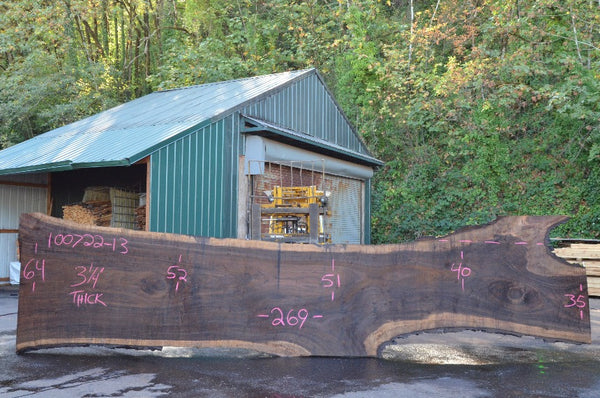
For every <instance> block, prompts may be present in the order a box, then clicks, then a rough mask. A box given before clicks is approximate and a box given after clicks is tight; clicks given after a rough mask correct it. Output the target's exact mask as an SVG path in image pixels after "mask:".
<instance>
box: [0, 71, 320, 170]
mask: <svg viewBox="0 0 600 398" xmlns="http://www.w3.org/2000/svg"><path fill="white" fill-rule="evenodd" d="M312 74H318V72H317V71H316V70H315V69H306V70H301V71H292V72H284V73H277V74H271V75H264V76H258V77H252V78H246V79H239V80H230V81H225V82H219V83H210V84H203V85H199V86H192V87H186V88H181V89H174V90H166V91H157V92H154V93H152V94H148V95H146V96H144V97H140V98H138V99H135V100H133V101H130V102H127V103H125V104H122V105H119V106H117V107H114V108H111V109H108V110H106V111H103V112H100V113H98V114H96V115H93V116H90V117H88V118H85V119H82V120H80V121H77V122H75V123H71V124H68V125H65V126H63V127H59V128H57V129H55V130H51V131H49V132H47V133H44V134H41V135H39V136H37V137H34V138H32V139H30V140H27V141H24V142H22V143H20V144H17V145H14V146H11V147H9V148H6V149H4V150H2V151H0V175H3V174H17V173H28V172H49V171H61V170H71V169H76V168H87V167H107V166H128V165H131V164H133V163H135V162H137V161H139V160H140V159H143V158H144V157H146V156H148V155H149V154H151V153H152V152H154V151H156V150H157V149H159V148H161V147H163V146H164V145H167V144H168V143H170V142H173V141H174V140H176V139H178V138H180V137H181V136H183V135H185V134H188V133H189V132H191V131H192V130H193V129H198V128H200V127H202V126H204V125H207V124H209V123H211V122H213V121H215V120H218V119H220V118H221V117H224V116H226V115H227V114H230V113H231V112H234V111H235V110H238V109H240V108H242V107H244V106H245V105H247V104H250V103H253V102H254V101H257V100H260V99H261V98H264V97H266V96H268V95H270V94H271V93H273V92H275V91H277V90H280V89H282V88H284V87H287V86H288V85H290V84H293V83H294V82H295V81H298V80H300V79H303V78H304V77H305V76H308V75H312Z"/></svg>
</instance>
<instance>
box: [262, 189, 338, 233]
mask: <svg viewBox="0 0 600 398" xmlns="http://www.w3.org/2000/svg"><path fill="white" fill-rule="evenodd" d="M265 195H266V196H267V198H268V199H269V203H268V204H263V205H261V216H262V217H267V218H263V220H266V221H267V222H268V232H267V233H266V234H263V239H265V240H276V241H282V242H295V243H308V242H310V243H320V244H326V243H331V235H330V234H329V233H328V232H327V230H326V217H327V216H328V215H329V214H330V213H329V211H328V210H327V203H328V196H329V193H328V192H323V191H320V190H318V189H317V187H316V186H315V185H311V186H296V187H282V186H275V187H274V188H273V189H272V190H271V191H265Z"/></svg>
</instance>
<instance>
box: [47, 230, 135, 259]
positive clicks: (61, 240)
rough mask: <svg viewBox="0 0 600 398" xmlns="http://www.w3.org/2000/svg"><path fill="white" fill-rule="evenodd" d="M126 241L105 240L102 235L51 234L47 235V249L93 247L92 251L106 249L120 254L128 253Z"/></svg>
mask: <svg viewBox="0 0 600 398" xmlns="http://www.w3.org/2000/svg"><path fill="white" fill-rule="evenodd" d="M128 243H129V242H128V241H127V239H125V238H122V237H119V238H108V239H106V238H105V237H104V236H102V235H92V234H83V235H79V234H56V235H54V234H53V233H52V232H50V234H49V235H48V248H51V247H52V245H54V246H67V247H71V248H75V247H77V246H85V247H93V248H94V249H100V248H103V247H104V248H108V249H112V251H113V252H118V253H121V254H127V253H129V248H128V247H127V244H128Z"/></svg>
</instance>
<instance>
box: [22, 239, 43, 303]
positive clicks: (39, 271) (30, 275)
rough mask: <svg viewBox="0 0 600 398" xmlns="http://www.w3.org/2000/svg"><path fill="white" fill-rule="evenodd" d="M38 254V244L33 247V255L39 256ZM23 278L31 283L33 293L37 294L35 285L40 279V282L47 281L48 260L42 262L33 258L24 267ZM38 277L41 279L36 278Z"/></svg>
mask: <svg viewBox="0 0 600 398" xmlns="http://www.w3.org/2000/svg"><path fill="white" fill-rule="evenodd" d="M37 252H38V244H37V242H36V243H35V244H34V246H33V253H34V254H37ZM22 275H23V278H24V279H26V280H32V281H31V291H32V292H35V284H36V280H35V279H38V280H39V281H40V282H45V281H46V260H45V259H42V260H41V261H40V260H39V259H37V258H32V259H30V260H29V261H27V263H25V266H24V267H23V271H22ZM36 276H38V277H39V278H36Z"/></svg>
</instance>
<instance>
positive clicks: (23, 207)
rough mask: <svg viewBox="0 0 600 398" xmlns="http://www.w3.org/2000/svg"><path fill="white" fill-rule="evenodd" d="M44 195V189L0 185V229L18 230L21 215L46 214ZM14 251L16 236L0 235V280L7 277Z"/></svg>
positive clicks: (12, 234) (15, 258)
mask: <svg viewBox="0 0 600 398" xmlns="http://www.w3.org/2000/svg"><path fill="white" fill-rule="evenodd" d="M46 195H47V189H46V188H39V187H30V186H19V185H5V184H0V229H4V230H12V229H18V228H19V217H20V216H21V214H22V213H34V212H40V213H46ZM16 249H17V234H16V233H0V278H8V277H9V266H10V262H11V261H16V260H17V252H16Z"/></svg>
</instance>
